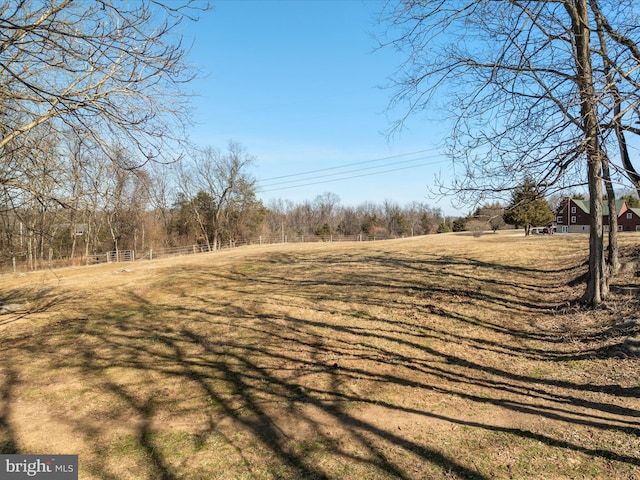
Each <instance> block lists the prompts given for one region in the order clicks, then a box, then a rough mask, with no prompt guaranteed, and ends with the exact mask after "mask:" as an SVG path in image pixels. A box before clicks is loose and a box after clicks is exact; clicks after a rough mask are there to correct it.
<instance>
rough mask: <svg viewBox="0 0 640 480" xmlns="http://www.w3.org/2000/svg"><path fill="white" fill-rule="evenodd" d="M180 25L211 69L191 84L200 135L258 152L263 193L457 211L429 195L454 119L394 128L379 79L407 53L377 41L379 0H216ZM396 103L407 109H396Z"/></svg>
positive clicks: (444, 163) (443, 168)
mask: <svg viewBox="0 0 640 480" xmlns="http://www.w3.org/2000/svg"><path fill="white" fill-rule="evenodd" d="M213 5H214V8H213V10H212V11H210V12H206V13H204V14H203V15H202V16H201V19H200V20H199V22H198V23H196V24H190V25H189V27H188V30H187V31H185V32H184V34H185V40H186V41H187V42H193V47H192V51H191V57H190V59H191V61H192V62H193V63H194V64H195V65H196V67H197V68H199V69H200V70H201V72H202V74H203V75H204V76H205V77H206V78H203V79H200V80H198V81H197V82H196V83H194V85H193V86H192V88H193V89H194V90H195V93H196V94H197V95H198V97H196V98H195V99H194V102H195V105H196V107H197V108H196V115H195V118H194V121H195V122H196V126H195V128H194V129H193V131H192V140H193V141H194V142H195V143H196V144H198V145H200V146H214V147H216V148H219V149H224V148H225V147H226V145H227V143H228V141H229V140H233V141H235V142H238V143H240V144H241V145H243V146H244V148H245V149H246V150H247V152H248V153H249V154H251V155H253V156H255V157H256V160H257V161H256V164H255V166H254V167H253V171H252V173H253V175H254V176H255V178H256V179H257V180H258V187H259V190H258V192H259V198H261V199H262V200H263V201H264V202H265V204H268V203H269V202H270V201H271V200H272V199H277V198H281V199H285V200H291V201H293V202H295V203H299V202H302V201H304V200H310V201H311V200H313V199H314V198H315V197H316V196H317V195H320V194H322V193H324V192H331V193H335V194H337V195H338V196H339V197H340V199H341V204H342V205H351V206H357V205H360V204H362V203H364V202H367V201H369V202H375V203H382V202H383V201H384V200H391V201H393V202H397V203H398V204H400V205H405V204H407V203H409V202H412V201H419V202H425V203H427V204H429V205H430V206H433V207H440V208H442V210H443V211H444V212H445V213H454V209H453V208H452V207H451V205H450V202H449V201H448V200H447V199H445V200H437V199H433V198H431V196H430V195H429V192H428V187H429V186H432V185H433V184H434V179H435V176H436V175H439V174H440V173H441V172H443V174H444V175H445V176H446V172H447V171H448V170H449V169H450V162H449V161H448V160H447V159H446V158H445V157H444V156H442V155H440V154H439V153H438V149H437V147H438V145H439V144H441V143H442V139H443V137H444V135H446V131H445V129H444V128H443V126H442V125H441V124H437V123H435V122H429V121H427V120H426V119H425V118H419V117H415V118H412V119H410V121H409V122H408V124H407V127H408V128H407V129H405V130H404V131H402V132H401V133H400V134H396V135H395V136H394V137H392V138H389V136H388V135H386V132H387V131H388V129H389V127H390V124H391V120H393V119H395V118H396V117H395V116H394V115H393V114H390V113H389V112H388V111H387V106H388V102H389V98H390V95H391V92H390V91H389V90H385V89H383V88H381V86H383V85H385V84H387V83H388V77H389V76H390V75H391V74H392V73H393V71H394V69H395V68H396V67H397V66H398V65H399V63H400V62H401V61H402V57H401V56H400V55H399V54H397V53H395V52H392V51H385V50H383V51H374V50H375V46H376V43H375V41H374V40H373V39H372V36H371V34H372V33H375V32H376V31H377V30H378V29H379V28H380V27H379V26H378V25H377V24H376V14H378V13H379V11H380V9H381V8H382V6H383V2H382V1H362V0H324V1H311V0H289V1H269V0H259V1H245V0H223V1H219V0H218V1H215V2H214V4H213ZM396 114H399V113H398V112H396Z"/></svg>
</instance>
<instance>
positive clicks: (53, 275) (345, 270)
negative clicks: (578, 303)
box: [0, 234, 640, 480]
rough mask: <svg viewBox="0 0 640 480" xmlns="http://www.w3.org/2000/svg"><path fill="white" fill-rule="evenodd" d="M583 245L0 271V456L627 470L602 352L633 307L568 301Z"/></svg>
mask: <svg viewBox="0 0 640 480" xmlns="http://www.w3.org/2000/svg"><path fill="white" fill-rule="evenodd" d="M621 242H622V243H623V244H624V245H626V246H627V248H628V249H631V248H633V246H634V245H637V244H638V243H640V236H638V235H628V236H622V238H621ZM586 248H587V237H586V236H562V235H555V236H532V237H530V238H526V237H524V235H521V234H518V235H514V234H498V235H496V234H485V235H483V236H481V237H474V236H468V235H454V234H446V235H434V236H429V237H420V238H413V239H405V240H396V241H383V242H371V243H350V244H329V243H325V244H305V245H300V244H296V245H280V246H269V247H265V246H263V247H246V248H238V249H236V250H229V251H222V252H217V253H212V254H203V255H199V256H192V257H180V258H174V259H167V260H160V261H153V262H140V263H135V264H110V265H96V266H90V267H79V268H73V269H60V270H50V271H42V272H33V273H29V274H27V275H23V276H16V275H13V274H7V275H4V276H2V277H0V296H1V297H2V298H1V300H2V304H3V305H4V306H5V307H4V309H3V313H2V314H0V449H1V450H2V452H3V453H40V454H42V453H49V454H53V453H68V454H79V466H80V478H81V479H105V480H115V479H136V480H138V479H163V480H174V479H185V480H187V479H188V480H197V479H202V480H205V479H206V480H210V479H291V480H298V479H457V478H460V479H509V478H514V479H580V478H588V479H626V480H631V479H638V478H640V385H639V381H640V360H639V359H637V358H632V357H627V356H625V355H622V354H619V353H616V352H618V351H619V348H620V345H621V344H622V342H623V341H624V340H625V339H626V338H628V337H631V336H640V331H639V330H640V327H638V324H635V326H634V324H632V323H628V322H629V320H631V319H633V318H638V315H639V313H638V298H637V297H631V296H624V295H621V294H616V295H617V296H615V297H614V299H613V301H612V302H610V303H609V304H608V305H607V308H604V309H601V310H599V311H595V312H594V311H588V310H583V309H580V308H578V307H575V306H573V304H571V303H570V301H571V300H575V299H576V298H578V297H579V296H580V294H581V293H582V291H583V286H582V285H575V284H574V283H572V280H575V279H576V278H578V277H579V276H580V275H581V274H583V273H584V271H585V266H584V261H585V259H586ZM635 248H637V247H635ZM622 280H623V281H624V282H627V283H629V282H630V283H636V284H637V283H640V278H638V277H636V276H633V275H629V276H628V277H627V278H623V279H622ZM625 324H626V325H625Z"/></svg>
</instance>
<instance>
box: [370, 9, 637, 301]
mask: <svg viewBox="0 0 640 480" xmlns="http://www.w3.org/2000/svg"><path fill="white" fill-rule="evenodd" d="M601 7H602V6H601V5H600V2H597V1H596V0H589V1H588V0H556V1H542V0H540V1H518V0H509V1H505V2H495V1H491V0H466V1H458V2H446V1H442V0H427V1H417V0H416V1H414V0H408V1H398V2H393V3H391V4H389V7H388V8H387V9H386V11H385V12H384V13H383V21H384V22H386V24H387V25H388V30H387V36H386V37H384V38H382V40H381V42H382V44H383V45H389V46H392V47H395V48H397V49H399V50H401V51H405V52H407V53H408V55H407V60H406V61H405V62H404V63H403V64H402V65H401V66H400V68H399V69H398V71H397V72H396V73H395V75H394V77H393V78H394V83H393V84H392V85H391V87H392V88H394V89H395V95H394V96H393V97H392V101H391V107H401V108H402V109H403V111H404V112H405V114H404V115H403V116H402V117H401V118H400V119H399V121H398V123H397V124H396V128H401V127H402V125H403V124H404V122H405V121H406V119H407V118H408V117H409V116H410V115H413V114H416V113H422V112H427V111H438V113H439V114H441V112H444V111H448V112H450V114H451V116H452V120H453V127H452V132H451V135H450V138H449V140H450V142H449V153H450V155H451V157H452V158H453V159H454V168H455V174H456V176H455V178H454V180H453V184H452V185H451V186H450V188H451V189H452V190H453V191H454V192H455V193H456V194H457V195H458V196H459V198H460V199H461V200H463V201H469V202H471V201H473V202H474V203H482V200H484V199H485V198H486V196H487V195H488V194H490V195H491V196H495V194H496V192H498V193H499V192H505V193H506V192H508V191H510V190H511V189H513V188H514V187H515V186H517V185H520V184H522V182H523V181H524V179H526V178H529V179H535V182H536V183H537V186H538V187H539V188H540V189H541V190H542V191H544V192H545V193H546V194H550V193H553V192H554V191H560V190H562V189H564V188H567V187H570V186H572V185H574V184H576V183H577V184H580V183H582V184H585V183H586V184H588V186H589V197H590V208H591V212H590V213H591V220H592V221H591V229H590V232H591V233H590V248H589V258H590V261H589V270H590V275H589V281H588V284H587V288H586V291H585V294H584V297H583V299H584V300H585V301H586V302H588V303H590V304H592V305H597V304H599V303H600V302H601V301H602V300H603V299H604V298H605V297H606V295H607V272H606V271H605V265H604V261H603V243H604V242H603V234H602V198H603V196H602V175H603V160H604V161H605V162H608V163H606V164H605V166H609V165H612V164H613V161H612V159H611V158H609V157H608V156H606V154H607V149H606V145H607V143H608V142H610V141H611V140H610V136H609V135H608V133H609V132H612V131H613V130H614V127H615V125H616V121H617V120H622V119H628V118H629V117H630V116H631V114H633V113H634V111H635V110H637V108H638V104H639V99H640V97H639V93H638V92H639V91H640V90H639V89H638V79H639V78H640V69H639V68H638V67H639V64H638V62H639V61H638V59H639V58H640V55H639V54H637V53H640V51H638V49H637V43H638V42H637V40H636V39H637V38H638V37H639V36H640V30H639V29H638V26H637V25H638V24H637V21H634V15H635V16H637V14H638V13H639V12H640V7H638V6H637V5H636V4H635V3H633V2H631V1H621V2H607V3H606V9H603V8H601ZM596 18H599V20H598V21H597V22H596ZM598 25H600V26H601V28H602V30H604V32H605V34H606V35H605V36H604V37H603V38H598V36H597V35H595V33H594V32H595V31H596V30H597V26H598ZM621 31H623V32H624V34H620V32H621ZM601 41H604V42H606V45H607V46H608V49H607V50H605V49H604V48H603V47H602V45H601V44H600V42H601ZM605 59H606V60H605ZM605 63H606V67H607V68H608V69H609V77H608V79H607V76H606V75H605V74H604V71H605V68H604V67H605ZM612 82H613V85H615V86H616V87H617V89H618V90H617V91H618V96H619V98H620V99H622V101H618V102H617V107H616V100H615V96H614V95H612V94H611V92H612ZM436 92H438V93H440V94H444V96H443V97H442V98H444V100H443V103H442V105H440V106H442V107H443V108H442V109H435V108H433V107H434V105H435V106H438V105H437V100H436V99H437V98H438V97H437V96H436V95H435V93H436ZM612 98H614V100H613V101H612ZM616 112H618V113H616ZM620 124H622V122H620ZM623 127H624V128H625V129H626V131H631V127H630V126H629V125H628V124H625V125H623ZM611 138H615V137H613V136H612V137H611ZM609 150H610V151H611V150H612V149H609ZM626 171H627V172H628V171H629V169H628V168H627V169H626ZM612 234H614V235H615V232H612Z"/></svg>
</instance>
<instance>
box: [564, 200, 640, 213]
mask: <svg viewBox="0 0 640 480" xmlns="http://www.w3.org/2000/svg"><path fill="white" fill-rule="evenodd" d="M571 201H572V202H573V203H574V204H575V205H576V206H577V207H578V208H580V210H582V211H583V212H584V213H587V214H588V213H589V211H590V208H589V200H576V199H573V198H572V199H571ZM624 204H625V202H624V200H616V212H617V214H618V215H619V214H620V211H621V210H622V207H623V206H624ZM636 210H637V209H636ZM602 215H609V203H608V202H607V201H606V200H603V201H602Z"/></svg>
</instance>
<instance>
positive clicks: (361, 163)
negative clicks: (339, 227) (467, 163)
mask: <svg viewBox="0 0 640 480" xmlns="http://www.w3.org/2000/svg"><path fill="white" fill-rule="evenodd" d="M433 151H437V149H436V148H428V149H425V150H416V151H415V152H408V153H401V154H398V155H391V156H388V157H380V158H375V159H373V160H364V161H362V162H354V163H347V164H345V165H339V166H337V167H328V168H320V169H317V170H307V171H306V172H300V173H291V174H289V175H281V176H278V177H271V178H265V179H263V180H261V182H270V181H271V180H280V179H281V178H290V177H299V176H305V175H310V174H312V173H320V172H327V171H330V170H339V169H341V168H348V167H353V166H355V165H364V164H367V163H374V162H381V161H384V160H391V159H394V158H400V157H407V156H409V155H416V154H418V153H426V152H433Z"/></svg>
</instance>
